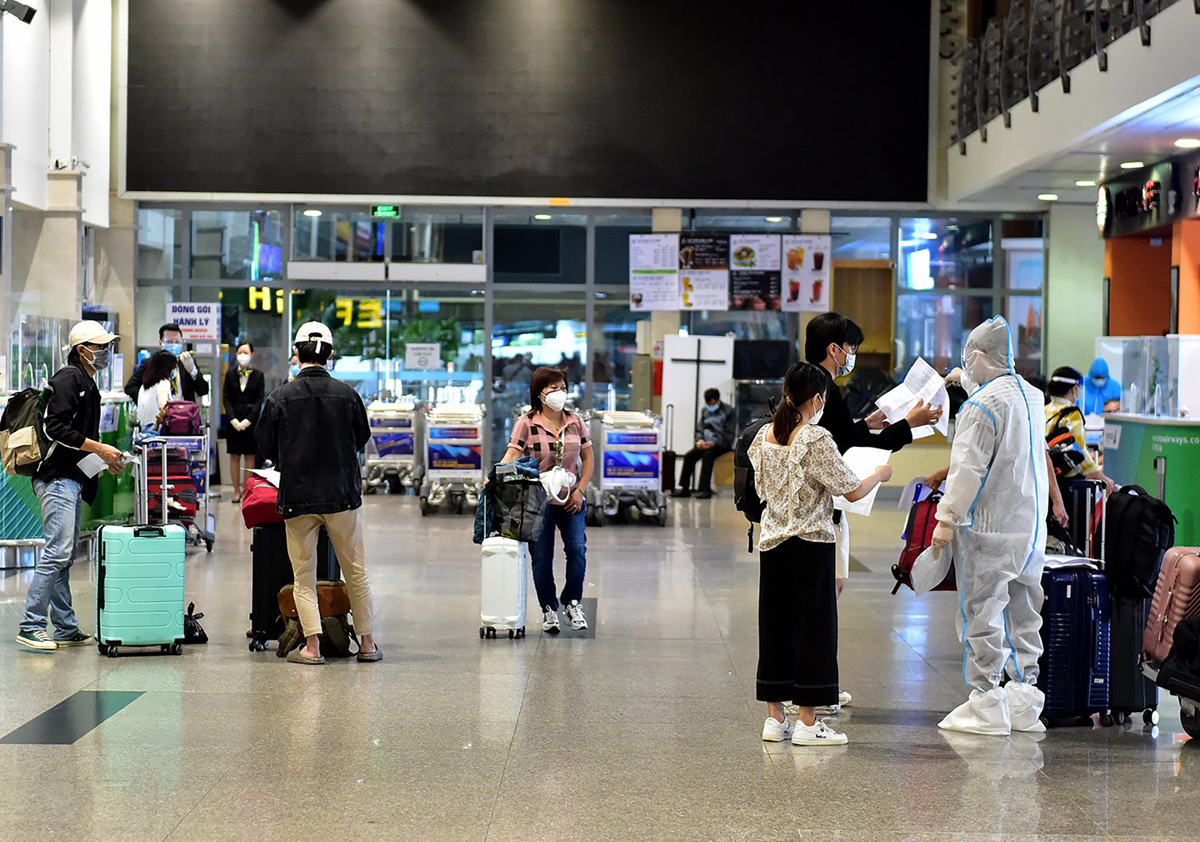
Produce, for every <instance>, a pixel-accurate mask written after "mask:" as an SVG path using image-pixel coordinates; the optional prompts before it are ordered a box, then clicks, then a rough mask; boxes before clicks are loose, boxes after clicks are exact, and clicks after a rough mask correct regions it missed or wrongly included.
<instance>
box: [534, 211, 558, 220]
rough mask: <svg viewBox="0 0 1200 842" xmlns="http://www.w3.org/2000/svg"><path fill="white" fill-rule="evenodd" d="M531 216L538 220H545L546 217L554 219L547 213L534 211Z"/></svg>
mask: <svg viewBox="0 0 1200 842" xmlns="http://www.w3.org/2000/svg"><path fill="white" fill-rule="evenodd" d="M533 218H534V219H536V220H538V221H540V222H545V221H546V220H547V219H554V217H553V216H551V215H550V214H548V213H535V214H534V215H533Z"/></svg>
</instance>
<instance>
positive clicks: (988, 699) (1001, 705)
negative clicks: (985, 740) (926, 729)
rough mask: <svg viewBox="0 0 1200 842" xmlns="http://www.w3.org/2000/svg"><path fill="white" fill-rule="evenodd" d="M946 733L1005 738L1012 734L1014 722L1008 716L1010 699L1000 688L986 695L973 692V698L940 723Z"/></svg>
mask: <svg viewBox="0 0 1200 842" xmlns="http://www.w3.org/2000/svg"><path fill="white" fill-rule="evenodd" d="M938 727H939V728H941V729H943V730H945V731H961V732H963V733H964V734H983V735H984V736H989V737H1004V736H1007V735H1008V734H1011V733H1012V721H1011V720H1010V719H1009V716H1008V697H1007V696H1006V695H1005V694H1004V691H1003V690H1001V689H1000V688H999V687H994V688H992V689H991V690H988V691H987V692H986V693H985V692H984V691H982V690H972V691H971V697H970V698H969V699H967V700H966V701H965V702H963V703H962V704H961V705H959V706H958V707H956V708H955V709H954V710H952V711H950V713H948V714H946V718H945V719H943V720H942V721H941V722H939V723H938Z"/></svg>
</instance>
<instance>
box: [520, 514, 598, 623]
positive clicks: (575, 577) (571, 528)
mask: <svg viewBox="0 0 1200 842" xmlns="http://www.w3.org/2000/svg"><path fill="white" fill-rule="evenodd" d="M556 531H557V532H561V533H562V539H563V548H564V549H565V550H566V553H567V583H566V584H565V585H563V592H562V601H563V602H571V601H572V600H578V599H583V577H584V574H585V573H586V572H587V535H586V534H585V533H584V516H583V512H582V511H580V512H577V513H576V514H571V513H570V512H568V511H567V509H566V507H565V506H553V505H552V506H547V507H546V526H545V528H544V529H543V530H542V537H540V538H538V539H537V540H536V541H534V542H533V543H532V544H530V545H529V559H530V562H531V563H532V566H533V586H534V588H536V589H537V597H538V605H540V606H542V607H543V608H544V607H545V606H547V605H549V606H550V607H551V608H553V609H554V610H556V611H557V610H558V597H557V596H555V595H554V591H555V587H554V533H555V532H556Z"/></svg>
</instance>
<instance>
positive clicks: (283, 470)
mask: <svg viewBox="0 0 1200 842" xmlns="http://www.w3.org/2000/svg"><path fill="white" fill-rule="evenodd" d="M333 350H334V349H333V334H332V333H330V330H329V328H328V327H326V326H325V325H323V324H321V323H320V322H308V323H306V324H303V325H301V326H300V329H299V330H298V331H296V341H295V343H294V346H293V351H294V353H295V354H296V358H297V360H298V361H299V363H300V373H299V374H297V375H296V377H295V379H294V380H292V381H291V382H289V383H285V384H283V385H282V386H280V387H279V388H277V389H276V390H275V391H274V392H272V393H271V394H270V396H269V397H268V398H267V402H266V404H265V405H264V407H263V410H262V414H261V415H260V416H259V421H258V425H257V426H256V428H255V437H256V438H257V440H258V445H259V448H260V449H261V450H262V455H263V458H265V459H269V460H271V461H272V462H273V463H274V464H275V467H276V468H277V469H278V470H279V502H278V504H277V505H278V509H279V513H280V514H281V515H283V518H284V524H285V527H286V529H287V545H288V555H289V556H290V557H291V560H292V572H293V574H294V576H295V583H296V584H295V589H294V595H295V598H296V611H297V613H298V614H299V615H300V627H301V629H302V630H303V632H304V637H305V643H304V645H303V646H302V647H300V648H297V649H293V650H292V651H291V652H290V653H288V657H287V659H288V661H290V662H291V663H294V664H323V663H325V658H324V657H322V655H321V644H320V641H319V640H318V637H317V635H318V634H320V632H321V613H320V610H319V608H318V605H317V538H318V535H319V533H320V530H321V527H322V526H324V527H325V529H326V531H327V532H328V533H329V540H330V541H331V542H332V543H333V549H334V551H335V552H336V553H337V558H338V562H339V563H340V564H341V567H342V570H343V571H345V574H346V585H347V587H348V589H349V591H350V608H351V611H352V612H353V614H354V626H355V629H356V630H357V631H358V634H359V638H360V641H361V642H360V644H359V651H358V660H360V661H378V660H381V659H382V658H383V653H382V652H380V651H379V647H378V646H376V645H375V637H374V635H373V634H372V632H371V620H372V617H371V585H370V582H369V581H368V579H367V570H366V551H365V547H364V543H363V530H364V525H363V518H362V472H361V470H360V469H359V463H358V454H359V451H361V450H362V449H363V448H364V447H365V446H366V444H367V441H368V440H369V439H370V438H371V428H370V425H369V424H368V422H367V410H366V407H365V406H364V405H363V402H362V398H360V397H359V396H358V392H356V391H354V389H353V388H351V387H350V386H347V385H346V384H345V383H342V382H341V381H340V380H336V379H335V378H333V377H332V376H330V374H329V371H328V369H327V368H326V365H327V364H328V363H329V361H330V359H332V357H333Z"/></svg>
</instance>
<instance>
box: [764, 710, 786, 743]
mask: <svg viewBox="0 0 1200 842" xmlns="http://www.w3.org/2000/svg"><path fill="white" fill-rule="evenodd" d="M792 730H793V728H792V723H790V722H788V720H787V718H786V717H784V720H783V722H780V721H779V720H778V719H776V718H775V717H773V716H768V717H767V721H766V722H764V723H763V735H762V738H763V742H764V743H782V742H783V741H784V740H786V739H788V738H789V737H790V736H792Z"/></svg>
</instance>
